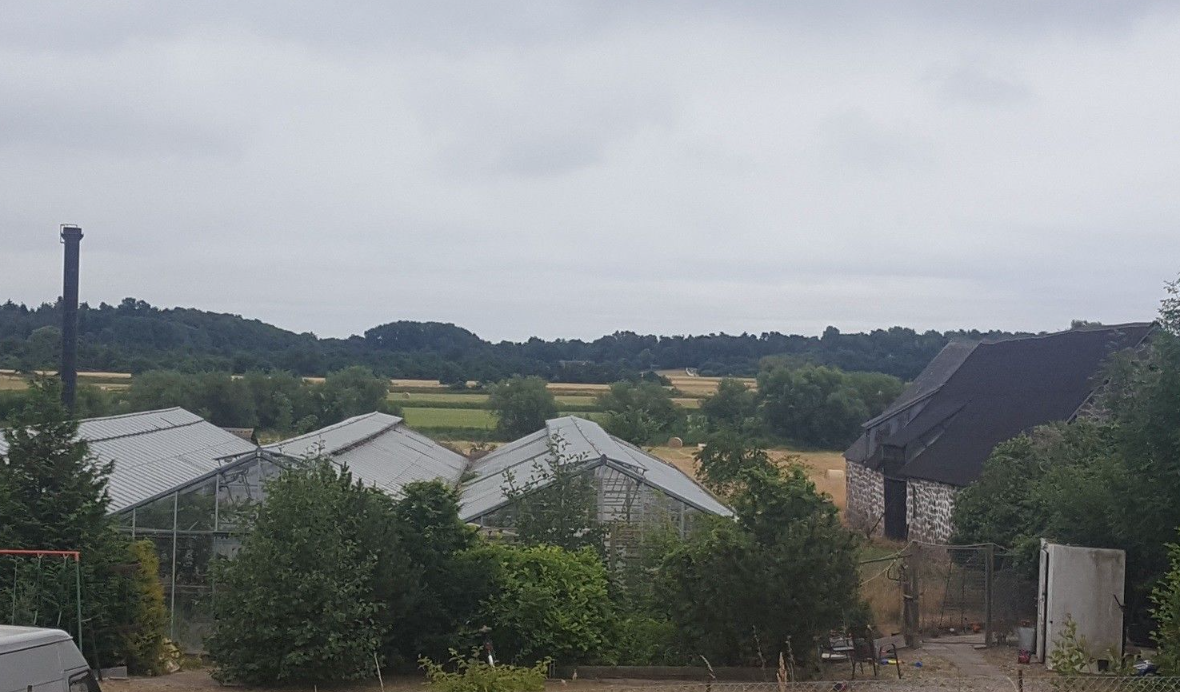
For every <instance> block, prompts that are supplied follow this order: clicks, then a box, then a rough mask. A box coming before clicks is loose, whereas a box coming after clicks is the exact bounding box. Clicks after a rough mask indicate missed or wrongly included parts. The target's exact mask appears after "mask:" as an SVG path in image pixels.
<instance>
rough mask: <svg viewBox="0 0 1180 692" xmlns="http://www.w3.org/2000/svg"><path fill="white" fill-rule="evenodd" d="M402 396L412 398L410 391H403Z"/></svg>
mask: <svg viewBox="0 0 1180 692" xmlns="http://www.w3.org/2000/svg"><path fill="white" fill-rule="evenodd" d="M402 398H403V399H409V398H410V393H409V392H402Z"/></svg>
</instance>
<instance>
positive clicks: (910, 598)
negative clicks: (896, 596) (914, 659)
mask: <svg viewBox="0 0 1180 692" xmlns="http://www.w3.org/2000/svg"><path fill="white" fill-rule="evenodd" d="M918 549H919V548H918V546H917V545H914V546H911V548H910V552H909V553H908V554H907V555H906V556H905V557H904V558H902V574H901V599H902V600H901V608H902V613H901V619H902V633H903V635H904V636H905V644H906V646H908V647H910V648H911V649H916V648H918V647H919V646H921V639H920V637H919V634H918V630H919V628H920V627H921V622H920V617H919V615H918V609H919V602H918V598H919V596H918V567H919V566H920V564H921V563H920V560H919V559H918V556H917V552H918Z"/></svg>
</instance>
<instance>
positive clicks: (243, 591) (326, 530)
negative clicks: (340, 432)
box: [207, 459, 416, 684]
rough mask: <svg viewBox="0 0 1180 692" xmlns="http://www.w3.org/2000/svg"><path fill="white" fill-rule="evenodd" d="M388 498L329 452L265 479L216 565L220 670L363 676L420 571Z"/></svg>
mask: <svg viewBox="0 0 1180 692" xmlns="http://www.w3.org/2000/svg"><path fill="white" fill-rule="evenodd" d="M393 513H394V510H393V501H392V500H391V499H390V498H389V497H388V496H386V495H384V494H383V493H381V492H380V491H378V490H375V489H372V488H365V487H363V486H361V485H360V484H359V483H354V482H353V479H352V475H351V474H350V473H349V472H348V471H347V470H346V469H345V470H341V469H339V468H337V467H336V466H335V465H334V464H333V463H332V462H330V461H328V460H324V459H315V460H309V461H308V462H307V467H306V468H299V469H293V470H288V471H285V472H283V473H282V474H281V475H280V476H279V477H278V478H277V479H275V480H273V481H272V482H271V483H270V484H269V486H268V495H267V501H266V502H265V503H264V504H262V505H261V506H260V509H259V511H258V514H257V518H256V521H255V522H254V525H253V530H252V531H251V532H250V533H249V534H247V536H246V538H245V540H244V542H243V545H242V548H241V551H240V552H239V553H238V555H237V557H236V558H235V559H233V560H231V561H228V562H225V563H222V564H221V565H219V566H220V569H219V570H218V572H217V584H218V598H217V599H216V602H215V603H216V629H215V631H214V633H213V635H212V636H211V637H210V638H209V640H208V642H207V644H208V649H209V652H210V654H211V655H212V656H213V658H214V659H215V660H216V662H217V668H216V671H215V676H216V677H217V678H218V679H219V680H223V681H237V682H243V683H247V684H275V683H282V682H327V681H333V680H350V679H360V678H364V677H368V676H370V675H372V674H373V673H374V663H375V662H374V655H383V654H384V653H385V652H383V651H382V648H383V645H384V644H386V643H388V639H389V638H390V632H391V631H392V625H393V623H394V622H396V621H397V619H398V618H397V616H398V615H400V614H402V612H403V610H404V608H405V604H404V600H405V597H406V591H407V590H409V589H410V588H412V586H411V585H412V584H414V583H415V582H416V578H415V575H414V574H413V572H412V569H411V568H410V565H409V562H408V560H407V558H406V556H405V555H404V554H403V553H402V552H401V551H400V541H399V537H398V536H397V534H396V533H395V524H394V521H393Z"/></svg>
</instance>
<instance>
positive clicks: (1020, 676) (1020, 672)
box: [1016, 668, 1024, 692]
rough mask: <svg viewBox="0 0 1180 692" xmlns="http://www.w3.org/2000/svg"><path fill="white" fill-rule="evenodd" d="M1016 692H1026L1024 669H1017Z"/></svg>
mask: <svg viewBox="0 0 1180 692" xmlns="http://www.w3.org/2000/svg"><path fill="white" fill-rule="evenodd" d="M1016 692H1024V668H1017V669H1016Z"/></svg>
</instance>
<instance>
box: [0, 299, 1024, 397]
mask: <svg viewBox="0 0 1180 692" xmlns="http://www.w3.org/2000/svg"><path fill="white" fill-rule="evenodd" d="M61 319H62V318H61V308H60V306H59V305H58V304H56V303H45V304H43V305H40V306H36V307H32V308H30V307H28V306H25V305H20V304H17V303H13V302H11V301H9V302H7V303H4V304H2V305H0V368H16V369H24V370H33V369H45V368H54V367H56V366H57V363H58V349H59V348H60V346H59V344H60V331H59V326H60V325H61ZM78 329H79V336H80V344H79V353H78V358H79V361H78V362H79V365H80V367H82V368H83V369H87V370H97V371H115V372H133V373H140V372H143V371H145V370H160V369H179V370H184V371H207V370H212V371H223V372H233V373H236V374H242V373H245V372H247V371H250V370H267V371H270V370H283V371H289V372H293V373H295V374H297V375H325V374H327V373H328V372H332V371H336V370H342V369H344V368H346V367H348V366H351V365H361V366H365V367H368V368H370V369H372V370H374V371H375V372H378V373H380V374H381V375H384V376H387V377H407V378H427V379H444V378H445V379H446V380H447V382H448V383H457V382H458V379H459V377H465V378H466V379H471V380H479V381H485V382H492V381H496V380H501V379H504V378H505V377H510V376H512V375H514V374H520V375H537V376H540V377H544V378H545V379H548V380H551V381H563V382H602V383H608V382H615V381H618V380H622V379H628V380H635V379H637V378H638V376H639V374H640V373H642V372H644V371H647V370H651V369H669V368H696V369H697V370H699V371H700V373H701V374H702V375H745V376H748V375H753V374H754V373H756V372H757V371H758V370H759V367H760V366H759V361H760V359H762V358H765V357H768V356H780V355H789V356H792V357H795V358H797V359H800V360H802V361H805V362H811V363H815V364H820V365H832V366H836V367H839V368H841V369H843V370H847V371H877V372H884V373H887V374H890V375H894V376H897V377H901V378H904V379H909V378H913V377H914V376H916V375H917V374H918V373H919V372H920V371H921V370H922V368H923V367H925V366H926V364H927V363H928V362H930V359H931V358H933V357H934V355H935V354H936V353H938V351H939V349H941V348H942V347H943V346H944V345H946V343H947V341H948V340H949V339H950V338H952V337H965V338H982V337H985V336H1001V335H1003V333H1001V332H979V331H969V332H945V333H942V332H937V331H925V332H917V331H915V330H913V329H907V328H903V327H892V328H889V329H877V330H873V331H871V332H868V333H861V334H844V333H841V332H840V331H839V330H838V329H835V328H834V327H829V328H828V329H827V330H825V331H824V333H823V336H820V337H816V336H800V335H797V334H782V333H779V332H764V333H761V334H744V333H743V334H705V335H697V336H657V335H652V334H637V333H635V332H615V333H614V334H609V335H606V336H602V337H599V338H597V339H594V340H592V341H583V340H580V339H555V340H552V341H547V340H544V339H539V338H535V337H534V338H531V339H528V340H526V341H522V342H507V341H505V342H499V343H493V342H490V341H487V340H484V339H482V338H480V337H479V336H477V335H475V334H473V333H472V332H470V331H468V330H466V329H463V328H462V327H458V326H456V325H453V324H446V323H440V322H411V321H404V320H402V321H395V322H390V323H387V324H382V325H379V326H376V327H373V328H372V329H369V330H367V331H365V333H364V334H363V335H358V336H351V337H349V338H347V339H331V338H319V337H317V336H316V335H314V334H310V333H305V334H296V333H294V332H290V331H286V330H284V329H280V328H278V327H274V326H272V325H269V324H265V323H263V322H261V321H259V320H256V319H248V318H244V317H241V316H239V315H231V314H221V313H214V312H207V311H203V310H196V309H191V308H158V307H155V306H152V305H150V304H148V303H147V302H146V301H143V300H137V299H135V298H126V299H124V300H123V301H122V302H120V303H119V304H118V305H107V304H105V303H103V304H100V305H98V306H97V307H94V306H90V305H86V304H83V305H82V306H81V308H80V310H79V322H78Z"/></svg>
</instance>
